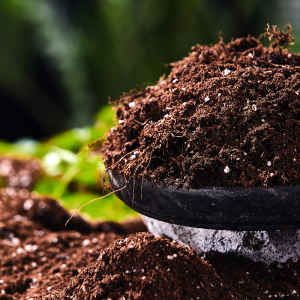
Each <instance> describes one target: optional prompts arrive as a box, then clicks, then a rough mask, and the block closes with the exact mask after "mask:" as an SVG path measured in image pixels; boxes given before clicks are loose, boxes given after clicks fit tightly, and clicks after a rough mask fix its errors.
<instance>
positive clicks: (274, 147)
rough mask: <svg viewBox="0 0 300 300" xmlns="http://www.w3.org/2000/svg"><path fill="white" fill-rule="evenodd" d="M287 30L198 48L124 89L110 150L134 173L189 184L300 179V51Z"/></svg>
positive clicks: (117, 167) (106, 150) (111, 165)
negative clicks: (140, 85)
mask: <svg viewBox="0 0 300 300" xmlns="http://www.w3.org/2000/svg"><path fill="white" fill-rule="evenodd" d="M288 29H289V30H288V31H287V33H284V32H282V31H280V30H276V29H275V28H273V31H271V32H270V31H268V35H269V37H270V38H276V41H275V42H274V43H273V44H272V45H271V46H270V47H269V48H266V47H263V45H262V44H261V43H260V41H259V40H257V39H255V38H253V37H250V36H248V37H247V38H241V39H236V40H233V41H231V42H230V43H228V44H225V43H224V42H223V41H222V40H221V41H220V42H219V43H218V44H216V45H215V46H213V47H208V46H196V47H193V48H192V52H191V53H190V55H189V57H186V58H184V59H183V60H182V61H179V62H176V63H173V64H172V67H173V68H172V70H171V73H170V74H169V76H168V77H167V78H166V79H161V80H160V81H159V82H158V83H157V84H156V85H155V86H149V87H147V88H145V89H143V90H141V91H132V92H131V93H129V94H126V95H124V96H123V97H122V98H121V99H120V101H119V105H118V107H117V118H118V119H119V125H118V126H117V127H114V128H112V129H111V131H110V132H109V134H108V136H107V142H106V143H105V144H104V147H103V158H104V162H105V165H106V167H107V168H108V169H110V170H111V171H115V172H117V173H119V174H120V175H122V176H124V177H131V178H132V177H136V178H139V179H145V180H148V181H151V182H153V183H159V184H164V185H167V186H174V187H183V188H201V187H205V186H228V187H238V186H247V187H261V186H263V187H271V186H286V185H299V182H300V164H299V160H300V152H299V149H300V72H299V71H300V56H299V55H296V54H293V53H291V52H290V51H289V49H288V48H287V49H284V50H283V49H282V48H281V46H284V45H285V46H288V44H289V42H290V41H291V40H292V38H291V36H290V27H288Z"/></svg>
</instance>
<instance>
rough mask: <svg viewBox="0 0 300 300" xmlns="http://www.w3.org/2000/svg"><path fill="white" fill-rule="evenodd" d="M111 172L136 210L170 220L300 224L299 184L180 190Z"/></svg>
mask: <svg viewBox="0 0 300 300" xmlns="http://www.w3.org/2000/svg"><path fill="white" fill-rule="evenodd" d="M108 176H109V179H110V184H111V188H112V190H113V191H116V192H115V194H116V195H117V197H118V198H120V199H121V200H122V201H123V202H124V203H125V204H127V205H128V206H129V207H130V208H132V209H134V210H135V211H137V212H139V213H141V214H143V215H145V216H148V217H151V218H154V219H157V220H161V221H165V222H168V223H173V224H178V225H184V226H190V227H198V228H210V229H226V230H272V229H274V230H275V229H276V230H278V229H288V228H300V186H299V185H298V186H293V187H276V188H223V187H217V188H203V189H198V190H174V189H173V188H170V187H163V186H160V185H157V186H156V187H154V186H153V185H152V184H151V183H148V182H145V181H144V182H143V183H142V182H140V181H138V180H133V179H128V181H127V185H126V181H125V180H124V178H123V177H121V176H119V175H118V174H116V173H112V172H110V171H109V172H108ZM125 186H126V187H125ZM123 187H124V188H123ZM122 188H123V189H122ZM120 189H121V190H120ZM117 190H119V191H117Z"/></svg>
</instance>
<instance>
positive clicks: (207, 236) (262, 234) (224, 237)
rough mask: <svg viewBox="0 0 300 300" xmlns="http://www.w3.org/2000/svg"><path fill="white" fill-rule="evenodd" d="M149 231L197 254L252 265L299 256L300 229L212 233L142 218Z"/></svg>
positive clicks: (210, 230) (207, 230)
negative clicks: (214, 254)
mask: <svg viewBox="0 0 300 300" xmlns="http://www.w3.org/2000/svg"><path fill="white" fill-rule="evenodd" d="M142 218H143V221H144V223H145V224H146V225H147V227H148V230H149V232H151V233H152V234H154V235H161V236H167V237H169V238H171V239H173V240H176V241H177V242H178V243H181V244H183V245H185V246H187V247H193V248H195V249H196V251H197V252H198V253H199V254H203V253H205V252H209V251H217V252H221V253H229V252H234V253H236V254H237V255H240V256H244V257H248V258H250V259H252V260H253V261H255V262H258V261H260V262H264V263H266V264H271V263H272V262H279V263H284V262H286V261H287V260H288V259H290V258H294V259H295V258H298V257H300V229H285V230H270V231H233V230H214V229H202V228H194V227H187V226H181V225H175V224H169V223H166V222H163V221H158V220H155V219H152V218H149V217H145V216H142Z"/></svg>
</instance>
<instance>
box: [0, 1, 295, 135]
mask: <svg viewBox="0 0 300 300" xmlns="http://www.w3.org/2000/svg"><path fill="white" fill-rule="evenodd" d="M283 2H284V1H279V0H277V1H272V0H265V1H260V0H246V1H239V0H231V1H230V0H214V1H208V0H201V1H198V0H187V1H178V0H177V1H176V0H175V1H174V0H163V1H153V0H143V1H139V0H101V1H99V0H90V1H83V0H73V1H71V0H66V1H59V0H43V1H37V0H26V1H20V0H2V1H1V2H0V22H1V26H0V41H1V47H0V63H1V66H2V67H1V68H0V89H5V90H6V92H7V93H9V94H10V95H12V96H13V97H14V98H16V99H17V100H18V101H19V103H21V104H22V105H23V106H24V108H25V109H27V110H28V111H30V112H31V114H32V115H33V116H34V118H35V119H36V120H37V121H38V122H39V124H40V125H41V126H43V127H44V128H46V129H47V130H48V131H49V132H58V131H60V130H61V129H62V128H67V127H68V128H72V127H82V126H85V125H91V124H93V121H94V117H95V112H96V111H98V110H99V109H100V107H102V106H104V105H105V104H107V102H108V99H109V98H111V99H112V100H115V99H117V98H118V97H119V96H120V95H121V94H122V93H123V92H127V91H129V90H131V89H132V88H134V87H135V86H136V85H138V86H145V85H149V84H150V85H152V84H155V82H156V81H157V80H158V79H159V77H160V76H162V75H163V74H166V73H168V71H169V69H168V68H166V66H165V64H166V63H171V62H173V61H177V60H179V59H181V58H182V57H184V56H186V55H187V54H188V52H189V50H190V47H191V46H193V45H195V44H197V43H200V44H211V43H216V42H217V41H218V35H219V32H221V31H222V36H223V37H224V40H225V41H226V42H228V41H229V40H230V39H231V37H240V36H245V35H247V34H249V33H250V34H253V35H254V36H257V37H258V36H259V34H260V33H261V32H262V31H264V28H266V24H267V23H270V24H277V25H278V26H281V28H282V26H283V25H285V24H286V23H288V22H290V21H289V20H288V19H287V15H286V16H282V15H280V14H279V10H280V9H281V6H282V3H283ZM286 6H287V5H286ZM281 10H282V9H281ZM279 15H280V16H281V17H280V18H278V16H279ZM292 26H293V24H292ZM298 32H299V28H298V31H297V32H295V33H296V35H297V34H298ZM297 49H299V46H298V48H297ZM36 57H39V58H40V59H43V60H46V62H47V64H46V67H47V68H48V73H49V72H50V75H49V74H48V76H52V77H51V80H53V83H52V84H53V89H52V90H56V92H55V93H54V92H53V94H51V95H50V94H49V93H47V92H46V91H45V90H44V89H43V88H41V86H40V85H39V83H38V82H37V80H36V79H37V76H38V75H37V74H36V72H37V70H35V64H36V60H35V59H36ZM64 108H65V110H64ZM58 120H60V122H58ZM62 122H64V124H62Z"/></svg>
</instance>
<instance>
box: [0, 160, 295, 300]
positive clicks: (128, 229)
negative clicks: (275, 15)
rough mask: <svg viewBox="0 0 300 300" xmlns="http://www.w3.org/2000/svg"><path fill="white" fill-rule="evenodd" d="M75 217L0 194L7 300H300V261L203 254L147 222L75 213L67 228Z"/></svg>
mask: <svg viewBox="0 0 300 300" xmlns="http://www.w3.org/2000/svg"><path fill="white" fill-rule="evenodd" d="M12 165H13V166H20V162H18V161H15V162H13V164H12ZM29 165H30V164H29ZM29 165H28V164H26V165H24V166H29ZM23 170H24V172H25V171H26V173H27V174H28V176H29V178H31V180H34V175H33V174H34V172H33V173H31V171H30V168H28V169H23ZM17 173H18V172H16V171H14V170H12V174H17ZM21 174H23V172H21ZM7 176H9V174H7ZM8 182H9V181H8ZM32 185H33V182H31V185H30V186H32ZM68 217H69V213H68V212H66V211H65V210H64V209H63V208H62V207H61V206H59V205H58V204H57V202H56V201H54V200H53V199H51V198H47V197H43V196H39V195H37V194H35V193H32V192H30V191H29V190H28V189H24V188H21V189H20V188H12V187H10V186H9V185H7V186H6V187H5V188H2V189H1V190H0V299H1V300H7V299H9V300H11V299H16V300H23V299H28V300H29V299H73V300H75V299H77V300H81V299H143V300H148V299H151V300H152V299H205V300H209V299H213V300H215V299H241V300H242V299H243V300H244V299H270V298H271V299H273V298H287V299H298V298H299V295H300V279H299V276H298V274H299V273H300V261H299V260H296V259H294V260H293V261H288V262H287V263H285V264H275V265H271V266H269V267H267V266H266V265H264V264H262V263H254V262H252V261H250V260H247V259H243V258H238V257H236V256H235V255H224V254H215V253H209V254H207V255H206V256H203V257H201V256H199V255H197V254H196V253H195V251H194V250H193V249H188V248H186V247H185V246H182V245H179V244H178V243H177V242H174V241H171V240H169V239H167V238H164V237H156V236H154V235H151V234H149V233H146V232H142V231H144V230H145V227H144V225H143V224H142V223H141V221H140V220H135V221H128V222H126V223H122V224H116V223H96V224H91V223H89V222H86V221H85V220H83V219H82V218H80V217H78V216H76V217H74V218H73V219H72V220H71V221H70V223H69V224H68V226H67V227H65V226H64V223H65V222H66V220H67V219H68Z"/></svg>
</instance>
